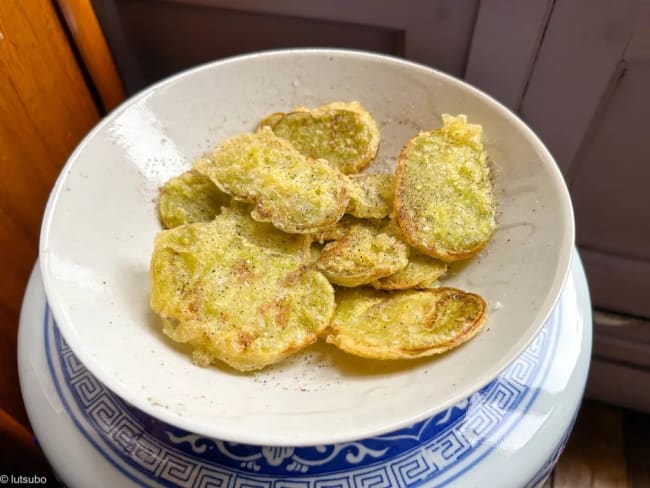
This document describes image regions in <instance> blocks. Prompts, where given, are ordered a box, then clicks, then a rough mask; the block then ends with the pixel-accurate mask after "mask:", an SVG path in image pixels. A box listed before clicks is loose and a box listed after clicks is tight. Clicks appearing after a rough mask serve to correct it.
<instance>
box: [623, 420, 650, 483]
mask: <svg viewBox="0 0 650 488" xmlns="http://www.w3.org/2000/svg"><path fill="white" fill-rule="evenodd" d="M623 433H624V435H625V459H626V460H627V472H628V484H629V488H647V487H648V486H650V442H648V435H650V415H643V414H641V413H637V412H626V413H625V420H624V423H623Z"/></svg>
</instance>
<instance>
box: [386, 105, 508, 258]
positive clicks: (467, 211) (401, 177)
mask: <svg viewBox="0 0 650 488" xmlns="http://www.w3.org/2000/svg"><path fill="white" fill-rule="evenodd" d="M443 120H444V125H443V127H442V128H441V129H435V130H431V131H428V132H423V133H420V134H418V135H417V136H415V137H414V138H412V139H411V140H410V141H408V142H407V143H406V144H405V145H404V147H403V148H402V151H401V152H400V155H399V158H398V160H397V168H396V172H395V207H394V209H395V219H396V221H397V224H398V225H399V227H400V228H401V229H402V232H403V235H404V239H405V240H406V241H407V242H408V243H409V244H410V245H411V246H413V247H415V248H416V249H419V250H420V251H421V252H423V253H425V254H428V255H430V256H432V257H435V258H438V259H441V260H443V261H446V262H452V261H458V260H461V259H467V258H470V257H472V256H474V255H476V254H477V253H478V252H479V251H481V250H482V249H483V248H484V247H485V245H486V244H487V242H488V240H489V237H490V235H491V233H492V231H493V230H494V227H495V221H494V215H495V207H496V203H495V201H494V196H493V194H492V188H491V183H490V182H489V177H488V175H489V169H488V167H487V163H486V161H485V158H486V156H485V152H484V150H483V145H482V143H481V140H480V137H481V135H480V134H481V128H480V126H477V125H472V124H467V123H466V119H465V117H464V116H458V117H451V116H448V115H443ZM423 141H424V142H423ZM427 141H432V142H431V144H430V147H428V148H427V147H426V143H427ZM416 145H418V146H419V147H417V148H416ZM422 146H424V147H425V149H424V150H423V149H422ZM427 151H428V152H427ZM454 158H457V159H454ZM456 166H457V167H456ZM447 168H451V169H450V170H449V174H448V175H444V171H445V170H446V169H447ZM407 171H408V172H409V177H408V178H409V179H408V180H407V177H406V172H407ZM417 171H421V178H419V179H418V178H415V179H416V180H417V181H415V182H414V181H413V180H414V176H413V175H414V174H416V172H417ZM436 174H443V176H440V177H437V176H435V177H432V175H436ZM435 178H437V181H436V179H435ZM445 178H448V180H445ZM414 183H415V184H414ZM450 188H453V190H452V191H449V189H450ZM443 194H444V196H442V195H443ZM424 198H427V199H428V200H430V203H428V205H429V208H427V207H426V205H427V204H423V203H422V202H423V199H424ZM436 199H437V201H436ZM432 208H434V210H432ZM423 209H424V210H423ZM477 209H478V210H477ZM447 210H448V211H449V212H447V214H448V215H445V218H447V221H445V220H444V218H441V219H439V220H436V219H435V218H432V217H431V215H434V214H435V215H444V213H445V211H447ZM425 212H428V214H427V215H425ZM472 232H473V233H472ZM436 236H437V237H436ZM440 236H447V237H449V236H451V237H449V241H448V242H443V239H442V238H440Z"/></svg>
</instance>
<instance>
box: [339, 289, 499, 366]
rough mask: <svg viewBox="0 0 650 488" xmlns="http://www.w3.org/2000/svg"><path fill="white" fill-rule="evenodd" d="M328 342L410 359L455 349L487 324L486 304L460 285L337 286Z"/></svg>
mask: <svg viewBox="0 0 650 488" xmlns="http://www.w3.org/2000/svg"><path fill="white" fill-rule="evenodd" d="M336 303H337V306H336V313H335V316H334V320H333V321H332V325H331V326H330V327H329V328H328V330H327V332H326V340H327V342H329V343H332V344H334V345H335V346H337V347H339V348H340V349H342V350H344V351H346V352H348V353H351V354H355V355H357V356H362V357H366V358H372V359H409V358H418V357H424V356H431V355H434V354H440V353H443V352H445V351H449V350H450V349H453V348H455V347H457V346H459V345H461V344H462V343H464V342H466V341H468V340H469V339H471V338H472V337H474V335H475V334H476V333H477V332H478V331H479V330H480V329H481V328H482V327H483V325H484V324H485V319H486V317H487V312H486V308H487V307H486V303H485V301H484V300H483V298H481V297H480V296H478V295H475V294H473V293H467V292H465V291H462V290H458V289H455V288H436V289H435V290H405V291H394V292H386V291H381V290H374V289H372V288H354V289H337V291H336Z"/></svg>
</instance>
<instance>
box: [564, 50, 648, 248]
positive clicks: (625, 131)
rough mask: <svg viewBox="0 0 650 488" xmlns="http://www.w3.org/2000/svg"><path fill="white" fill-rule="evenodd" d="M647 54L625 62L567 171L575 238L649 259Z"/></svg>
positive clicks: (584, 242)
mask: <svg viewBox="0 0 650 488" xmlns="http://www.w3.org/2000/svg"><path fill="white" fill-rule="evenodd" d="M649 86H650V59H648V60H646V61H635V62H632V63H631V64H629V65H628V66H627V68H626V70H625V72H624V76H623V77H622V78H621V79H620V80H619V82H618V83H617V85H616V90H615V92H614V93H613V94H612V95H611V97H610V99H609V102H608V103H607V106H606V108H605V109H604V110H602V111H601V113H600V115H599V117H598V120H597V122H596V124H595V127H594V129H593V132H592V135H591V137H590V138H589V141H588V143H587V144H586V146H585V147H584V148H583V149H582V150H581V151H580V153H579V155H578V157H577V158H576V160H575V162H574V170H573V171H572V173H571V179H570V188H571V192H572V195H573V198H574V208H575V213H576V232H577V241H578V243H579V244H582V245H584V246H586V247H588V248H589V249H593V250H596V251H600V252H608V253H612V254H617V255H620V256H625V257H627V258H634V259H640V260H645V261H650V246H648V243H649V242H650V224H649V222H650V201H649V200H648V189H649V187H648V182H650V165H649V164H647V162H648V161H650V144H646V143H645V142H642V141H645V140H646V139H647V137H648V128H649V127H650V125H649V122H648V114H650V97H649V96H648V87H649Z"/></svg>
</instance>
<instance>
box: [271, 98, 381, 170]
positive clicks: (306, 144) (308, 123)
mask: <svg viewBox="0 0 650 488" xmlns="http://www.w3.org/2000/svg"><path fill="white" fill-rule="evenodd" d="M281 115H282V114H278V113H274V114H271V115H269V116H267V117H265V118H264V119H263V120H262V122H261V123H260V126H262V127H270V128H271V129H272V130H273V132H274V133H275V134H276V135H277V136H279V137H282V138H283V139H286V140H287V141H289V142H291V144H293V145H294V146H295V148H296V149H297V150H298V151H300V152H301V153H302V154H304V155H306V156H309V157H310V158H312V159H325V160H326V161H328V162H329V163H330V164H331V165H333V166H334V167H335V168H337V169H339V170H340V171H341V172H343V173H345V174H352V173H358V172H360V171H362V170H363V169H365V168H367V167H368V165H369V164H370V163H371V162H372V160H373V159H374V158H375V156H376V155H377V151H378V149H379V129H378V127H377V123H376V122H375V120H374V119H373V118H372V115H370V114H369V113H368V112H367V111H366V110H364V109H363V108H362V107H361V105H360V104H359V102H350V103H344V102H334V103H330V104H327V105H323V106H320V107H316V108H314V109H311V110H310V109H308V108H304V107H298V108H297V109H296V110H294V111H293V112H289V113H287V114H284V116H281Z"/></svg>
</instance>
